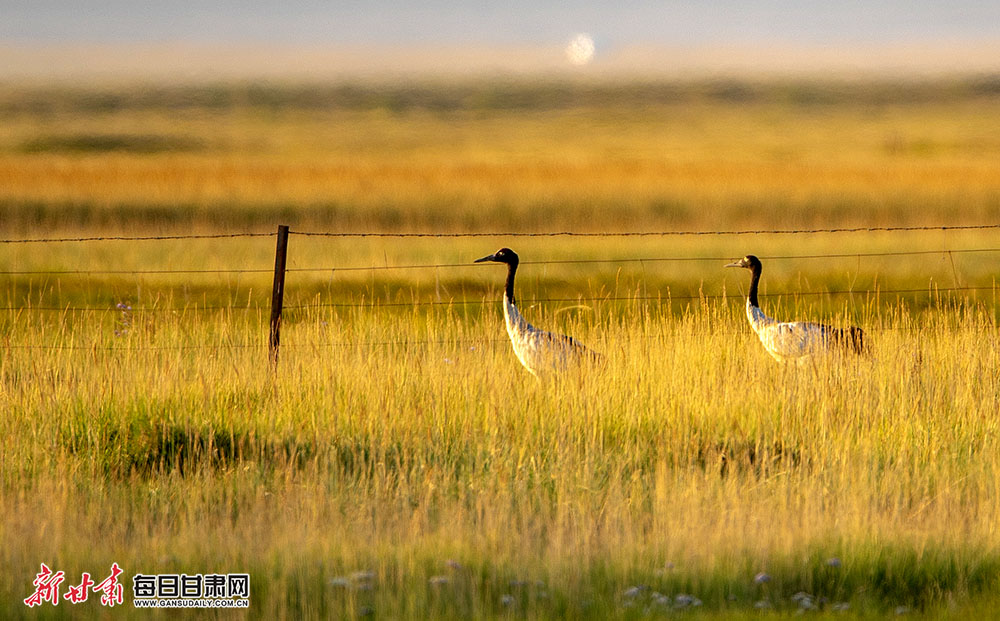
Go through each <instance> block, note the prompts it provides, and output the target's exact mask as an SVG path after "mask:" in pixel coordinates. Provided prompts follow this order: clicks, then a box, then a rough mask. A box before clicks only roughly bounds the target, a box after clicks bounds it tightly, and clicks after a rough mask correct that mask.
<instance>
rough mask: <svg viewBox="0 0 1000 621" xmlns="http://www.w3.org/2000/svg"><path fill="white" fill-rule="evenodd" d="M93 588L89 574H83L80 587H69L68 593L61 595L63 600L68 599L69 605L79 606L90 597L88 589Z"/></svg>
mask: <svg viewBox="0 0 1000 621" xmlns="http://www.w3.org/2000/svg"><path fill="white" fill-rule="evenodd" d="M92 586H94V581H93V580H91V579H90V574H88V573H87V572H83V581H82V582H81V583H80V586H70V587H69V592H68V593H66V595H63V599H68V600H69V601H70V603H71V604H79V603H80V602H85V601H87V596H88V595H90V587H92Z"/></svg>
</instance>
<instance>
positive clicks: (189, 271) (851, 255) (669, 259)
mask: <svg viewBox="0 0 1000 621" xmlns="http://www.w3.org/2000/svg"><path fill="white" fill-rule="evenodd" d="M991 252H993V253H996V252H1000V248H955V249H939V250H890V251H885V252H833V253H812V254H775V255H760V256H759V258H760V259H764V260H768V261H772V260H779V261H781V260H798V259H847V258H874V257H900V256H921V255H924V256H926V255H936V254H940V255H951V254H973V253H991ZM733 258H734V257H732V256H728V257H697V256H696V257H677V256H674V257H671V256H668V257H609V258H604V259H543V260H532V261H521V262H520V264H521V265H573V264H579V265H587V264H596V263H668V262H693V261H705V262H708V261H711V262H722V261H731V260H733ZM468 267H474V268H482V267H484V265H483V264H481V263H480V264H477V263H474V262H468V263H422V264H409V265H368V266H361V265H357V266H326V267H289V268H286V269H285V271H286V272H298V273H305V272H331V273H336V272H366V271H385V270H414V269H425V270H431V269H449V268H468ZM271 273H274V269H273V268H237V269H146V270H143V269H133V270H0V276H62V275H86V276H91V275H111V276H116V275H117V276H121V275H140V274H271Z"/></svg>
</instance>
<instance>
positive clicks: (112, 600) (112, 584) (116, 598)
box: [94, 563, 125, 607]
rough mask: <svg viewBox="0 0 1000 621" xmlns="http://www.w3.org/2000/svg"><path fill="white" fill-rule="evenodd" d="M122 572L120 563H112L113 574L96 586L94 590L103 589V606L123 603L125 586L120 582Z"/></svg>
mask: <svg viewBox="0 0 1000 621" xmlns="http://www.w3.org/2000/svg"><path fill="white" fill-rule="evenodd" d="M121 573H122V568H121V567H119V566H118V563H112V565H111V575H110V576H108V577H107V578H105V579H104V580H103V581H102V582H101V583H100V584H99V585H97V586H95V587H94V592H97V591H101V592H103V593H104V594H103V595H101V605H102V606H112V607H113V606H114V605H115V604H120V603H122V593H123V592H124V590H125V587H124V586H122V585H121V584H120V583H119V582H118V576H119V575H120V574H121Z"/></svg>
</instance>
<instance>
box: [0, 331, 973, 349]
mask: <svg viewBox="0 0 1000 621" xmlns="http://www.w3.org/2000/svg"><path fill="white" fill-rule="evenodd" d="M942 328H943V329H945V330H947V331H949V332H959V331H961V330H962V329H963V328H962V327H961V326H954V325H949V326H934V327H933V328H930V329H934V330H941V329H942ZM864 329H865V331H866V332H869V333H882V332H898V333H907V332H909V333H919V332H921V331H923V330H926V329H929V328H928V327H927V326H918V325H912V326H884V325H872V326H865V328H864ZM741 334H745V335H747V336H748V337H749V336H753V332H752V329H751V328H750V327H748V326H742V327H736V326H733V327H729V328H723V329H719V328H716V329H713V330H712V335H713V336H718V337H729V336H736V335H741ZM675 336H676V335H675V334H672V333H666V334H665V333H660V334H645V335H640V336H633V335H626V337H625V339H624V340H628V341H652V340H667V339H670V338H673V337H675ZM622 341H623V339H622V338H617V339H616V341H615V344H618V345H620V344H621V343H622ZM509 343H510V339H508V338H506V337H493V338H490V337H474V338H456V339H401V340H391V339H390V340H386V339H380V340H368V341H313V342H291V343H282V344H281V349H282V350H285V349H295V350H306V349H323V348H356V349H365V348H376V347H429V346H440V345H446V346H447V345H451V346H462V347H467V346H489V347H496V346H506V345H509ZM5 348H7V349H17V350H42V351H45V350H55V351H59V350H68V351H86V352H143V351H184V350H231V349H242V350H260V351H263V350H265V349H267V343H265V342H263V339H262V342H261V343H204V344H198V345H104V344H98V343H91V344H88V345H23V344H11V345H5Z"/></svg>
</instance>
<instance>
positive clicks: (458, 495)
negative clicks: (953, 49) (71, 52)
mask: <svg viewBox="0 0 1000 621" xmlns="http://www.w3.org/2000/svg"><path fill="white" fill-rule="evenodd" d="M0 110H3V114H4V118H5V122H6V125H5V131H4V133H3V134H2V135H0V222H2V224H3V229H4V231H5V234H4V235H3V237H5V238H12V237H50V236H54V235H61V234H67V235H77V234H93V233H100V234H119V233H124V234H129V233H151V234H160V233H187V232H217V231H221V232H229V231H233V230H240V231H242V230H253V231H271V230H273V229H274V226H275V225H276V224H278V223H288V224H291V225H292V227H293V230H295V229H298V230H307V229H314V230H335V231H397V232H398V231H442V230H444V231H450V232H474V231H498V230H499V231H505V230H506V231H512V230H517V231H525V232H528V231H551V230H576V231H588V230H589V231H627V230H646V231H662V230H708V229H724V230H731V229H738V228H745V227H747V228H751V227H752V228H757V227H760V228H788V227H795V226H823V227H826V226H854V225H861V226H868V225H901V224H905V225H941V224H949V225H954V224H982V223H992V222H996V221H997V216H998V214H1000V175H998V174H997V173H998V170H997V164H996V163H997V162H998V161H1000V140H998V138H997V136H996V131H995V123H994V122H993V119H995V118H997V113H998V112H1000V99H998V98H997V95H996V89H995V85H993V83H992V82H990V81H977V82H959V81H955V82H948V83H935V84H864V85H859V84H854V85H851V84H837V85H821V84H763V85H754V84H738V83H729V84H710V83H698V84H683V85H677V84H666V85H664V84H646V85H610V86H607V85H606V86H602V85H580V84H563V85H556V86H546V85H520V84H506V85H500V86H495V85H484V84H478V83H477V84H466V85H430V86H419V87H413V88H408V89H403V88H391V87H387V86H383V87H375V86H367V87H361V86H352V87H346V86H341V87H310V88H298V87H250V86H228V87H218V88H215V89H205V88H193V87H191V88H184V87H155V88H154V87H145V88H142V89H139V88H137V89H134V90H130V91H116V90H105V91H102V90H96V89H89V90H88V89H74V90H67V89H58V88H55V87H53V88H38V87H32V88H28V87H18V86H16V85H14V86H12V87H11V88H9V89H6V90H5V92H4V95H3V96H2V97H0ZM501 244H505V245H511V246H513V247H515V249H516V250H518V252H520V254H521V256H522V259H523V260H524V261H526V262H529V261H540V262H541V263H534V264H531V263H526V264H525V265H524V266H523V267H522V268H521V270H520V273H519V282H518V286H519V294H520V296H521V298H522V306H523V307H524V311H525V313H526V314H527V315H528V316H529V318H530V319H531V320H532V321H534V322H535V323H537V324H538V325H541V326H545V327H549V328H553V329H559V330H561V331H565V332H567V333H570V334H573V335H575V336H577V337H578V338H580V339H581V340H583V341H584V342H585V343H587V344H589V345H591V346H592V347H594V348H595V349H597V350H599V351H602V352H604V353H605V354H606V355H607V356H608V364H607V366H606V367H605V369H604V370H603V371H602V372H601V373H600V374H597V375H591V376H584V377H569V378H565V379H564V380H561V381H554V382H545V383H539V382H536V381H535V380H534V379H533V378H531V376H529V375H528V374H527V373H526V372H525V371H524V370H523V369H522V368H520V367H519V366H518V365H517V364H516V361H515V360H514V358H513V355H512V353H511V352H510V350H509V345H508V344H507V342H506V341H505V340H504V334H503V326H502V318H501V315H500V311H499V304H498V303H497V302H496V301H497V299H498V295H499V290H500V284H501V280H502V270H500V269H499V268H497V267H496V266H489V265H485V266H484V265H467V264H468V263H469V262H470V261H471V260H472V259H474V258H477V257H479V256H482V255H484V254H486V253H488V252H492V251H493V250H495V249H496V247H498V246H499V245H501ZM273 245H274V241H273V239H272V238H240V239H228V240H166V241H155V242H144V243H123V242H114V241H107V242H86V243H66V244H50V245H36V244H4V245H2V246H0V265H2V266H3V268H2V269H4V270H5V271H8V272H14V271H16V272H51V271H56V270H83V271H86V270H97V271H101V270H120V271H123V272H124V273H118V274H106V273H93V274H54V273H46V274H41V273H33V274H28V273H19V274H6V275H4V276H3V278H4V279H5V282H4V286H3V288H2V289H0V294H2V295H3V297H4V304H3V306H5V307H8V308H6V309H5V310H3V311H2V313H0V334H2V337H3V340H4V348H3V357H2V359H0V399H2V403H3V415H2V419H0V420H2V423H3V427H4V432H5V440H4V443H3V445H2V448H0V481H2V491H0V494H2V506H3V508H4V511H3V518H2V519H0V549H2V550H3V552H2V557H0V558H2V560H3V562H4V564H5V570H4V572H2V573H0V594H2V598H0V606H2V608H0V614H3V616H4V617H10V618H15V617H20V616H26V615H27V614H28V611H27V609H26V608H24V606H23V604H22V603H21V600H22V599H23V598H24V597H27V596H28V595H29V594H30V588H31V579H32V578H33V577H34V574H35V573H36V572H37V571H38V564H39V563H40V562H46V563H47V564H49V565H50V566H51V567H53V568H58V569H61V570H63V571H65V572H66V573H67V584H69V583H73V584H75V583H76V582H77V581H78V578H79V575H80V573H81V572H83V571H88V572H90V573H91V574H102V573H105V572H106V571H107V568H108V567H110V565H111V563H112V562H118V563H119V564H120V565H121V566H122V567H123V568H124V569H125V572H126V573H125V577H126V578H128V580H126V606H125V608H126V613H127V612H128V611H129V610H131V605H130V603H129V601H128V600H129V596H130V595H131V593H130V591H129V589H130V587H131V581H130V578H131V575H132V574H135V573H140V572H142V573H170V572H178V573H179V572H188V573H193V572H204V573H209V572H225V571H232V572H237V571H238V572H249V573H250V575H251V580H252V582H251V594H252V595H251V600H252V601H251V607H250V610H249V616H253V617H261V618H301V617H314V618H316V617H326V618H355V617H369V616H373V617H375V618H386V619H406V618H410V619H424V618H463V619H465V618H493V617H500V616H505V617H506V616H510V617H517V618H593V619H604V618H620V619H639V618H659V617H669V616H676V615H677V614H679V613H681V611H679V610H677V609H676V608H677V607H679V606H680V604H681V603H683V602H684V601H688V600H685V599H683V598H682V599H680V600H678V599H677V596H678V595H682V594H686V595H691V596H693V597H696V598H697V599H698V600H699V601H700V602H701V605H700V606H697V607H696V608H695V609H691V608H689V609H686V610H684V611H683V614H684V615H685V616H691V617H697V618H748V617H757V616H765V617H777V618H781V617H785V616H791V615H793V614H795V612H796V611H798V610H799V609H800V608H801V605H800V603H799V602H800V601H801V597H799V598H795V599H793V598H794V596H795V594H796V593H799V592H803V593H808V594H809V595H810V597H811V601H812V602H813V603H815V604H817V605H818V606H820V607H821V608H822V611H821V612H820V613H819V614H824V615H827V616H838V617H841V616H842V617H853V618H882V617H884V616H886V615H887V614H891V613H893V612H894V611H896V609H897V608H900V607H904V608H905V609H906V610H908V611H909V612H910V614H911V615H914V616H924V617H927V618H983V617H988V616H989V615H991V614H993V612H994V611H995V610H996V608H997V606H1000V595H998V594H1000V537H998V530H997V524H1000V483H998V481H1000V446H998V437H1000V435H998V431H1000V429H998V427H1000V419H998V417H997V412H998V411H1000V374H998V371H997V369H998V362H1000V360H998V353H997V349H996V347H995V343H996V339H997V329H996V321H997V307H996V295H997V291H996V288H995V280H994V278H995V274H996V268H997V256H998V253H997V252H993V251H984V252H961V251H966V250H991V249H994V248H997V247H1000V246H998V244H997V233H996V232H995V231H990V230H986V231H967V232H960V231H928V232H914V233H865V234H821V235H809V236H787V235H749V236H748V235H740V236H736V235H722V236H709V237H697V238H694V237H669V236H668V237H651V238H616V237H611V238H583V239H577V238H570V239H567V238H512V237H506V236H500V237H495V238H493V237H488V238H471V239H469V238H459V239H448V240H446V242H445V243H442V241H441V240H437V239H430V240H427V239H398V238H371V239H369V238H363V239H358V238H350V239H344V238H312V237H301V236H294V235H293V237H292V239H291V244H290V250H289V265H290V267H292V268H298V269H301V268H324V269H322V270H318V271H315V272H313V271H298V272H291V273H290V274H289V280H288V283H287V291H286V304H288V305H289V306H290V308H289V310H288V311H287V314H286V317H285V323H284V327H283V334H282V343H283V348H282V352H281V359H280V364H279V366H278V369H277V372H276V373H274V374H272V373H270V372H269V370H268V367H267V362H266V360H267V352H266V347H265V336H266V316H267V303H268V300H269V294H270V277H269V275H268V274H266V273H234V272H226V273H218V274H216V273H199V274H157V273H138V274H137V273H128V271H129V270H146V269H158V268H159V269H175V270H176V269H220V270H231V269H238V268H259V269H263V270H265V271H266V270H267V269H268V268H269V267H271V265H272V264H273ZM942 250H952V251H955V252H953V253H951V254H948V253H944V252H939V251H942ZM891 251H927V252H928V254H923V255H905V256H862V255H863V253H882V252H891ZM751 252H752V253H756V254H758V255H760V256H761V257H767V258H765V275H764V291H763V292H764V293H765V294H770V295H767V296H766V297H764V298H763V302H764V304H765V306H766V310H768V311H769V312H771V313H773V314H776V315H779V316H786V317H791V316H795V317H802V318H812V319H823V320H827V321H832V322H834V323H837V324H845V323H848V322H850V323H856V324H858V325H862V326H864V327H865V329H866V330H867V331H868V333H869V336H870V343H871V347H872V352H871V355H870V356H869V357H866V358H863V359H859V360H842V359H839V358H832V359H829V360H822V361H819V362H817V363H816V364H815V365H812V366H809V367H805V368H790V367H783V366H780V365H777V364H776V363H774V361H773V360H771V359H770V358H769V357H767V355H766V354H765V353H764V352H763V351H762V349H761V348H760V347H759V344H758V343H756V342H755V341H754V338H753V335H752V333H751V332H750V330H749V327H748V326H747V325H746V323H745V319H744V318H743V315H742V300H741V299H740V298H739V292H740V291H741V290H743V289H745V286H746V283H745V279H746V274H745V273H742V272H741V271H737V270H724V269H722V264H723V263H724V262H725V261H724V260H723V259H724V258H728V257H738V256H741V255H743V254H746V253H751ZM851 253H854V256H837V257H831V256H825V255H833V254H843V255H850V254H851ZM807 255H808V256H809V257H814V258H806V256H807ZM782 257H799V258H782ZM564 259H587V260H593V259H599V260H602V261H605V262H601V263H583V264H579V263H570V264H563V263H549V261H555V260H564ZM635 259H642V261H637V260H635ZM663 259H685V260H683V261H676V260H663ZM406 265H440V266H441V267H437V268H422V269H402V270H400V269H383V268H391V267H393V266H406ZM347 267H358V268H371V269H359V270H355V271H352V270H344V269H343V268H347ZM334 268H337V269H334ZM969 287H975V289H970V288H969ZM902 290H907V292H904V293H895V292H897V291H902ZM911 290H912V291H911ZM119 303H121V304H126V305H129V306H131V307H132V310H131V311H123V310H122V309H119V308H117V305H118V304H119ZM762 572H763V573H766V574H767V575H768V576H770V580H769V581H766V582H758V581H755V576H757V575H758V574H760V573H762ZM640 585H642V586H644V587H646V588H644V589H637V590H634V591H633V590H631V589H632V588H633V587H636V586H640ZM658 594H659V595H669V596H671V598H672V599H671V600H670V603H669V605H667V604H664V603H663V600H662V599H661V598H657V595H658ZM758 603H760V604H759V605H760V606H768V607H769V608H763V609H758V608H756V607H755V606H757V605H758ZM845 604H846V605H847V607H846V610H844V609H843V608H844V607H845V606H844V605H845ZM835 606H836V608H837V609H838V610H836V611H835V610H834V607H835ZM769 611H770V612H769ZM36 612H38V611H31V614H32V615H33V616H37V615H34V613H36ZM105 612H106V611H104V610H102V609H101V608H100V606H99V605H98V604H97V603H96V602H95V601H90V602H88V603H87V604H81V605H78V606H75V607H73V606H71V605H69V604H68V602H63V603H61V604H60V606H59V608H58V609H53V608H51V607H49V608H48V609H46V610H45V611H44V612H43V614H45V615H47V616H69V615H73V616H92V617H102V616H114V615H113V613H112V614H110V615H105V614H104V613H105ZM122 614H123V615H124V614H125V613H122ZM216 614H217V616H224V615H223V613H216ZM234 614H238V613H234ZM810 614H813V613H812V612H811V611H810ZM192 616H194V615H193V614H192Z"/></svg>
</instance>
